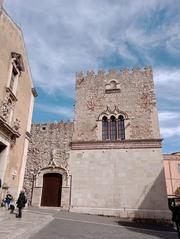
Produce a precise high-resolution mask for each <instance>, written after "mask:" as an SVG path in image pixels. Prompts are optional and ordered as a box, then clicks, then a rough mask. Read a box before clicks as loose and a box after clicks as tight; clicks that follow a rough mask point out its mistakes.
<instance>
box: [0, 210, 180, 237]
mask: <svg viewBox="0 0 180 239" xmlns="http://www.w3.org/2000/svg"><path fill="white" fill-rule="evenodd" d="M0 238H3V239H14V238H19V239H21V238H23V239H28V238H29V239H46V238H47V239H51V238H52V239H56V238H60V239H131V238H133V239H158V238H159V239H177V238H178V236H177V233H176V232H175V231H173V230H172V229H169V228H166V227H163V226H157V225H145V224H135V223H131V222H124V221H119V219H118V218H115V217H102V216H93V215H86V214H77V213H69V212H63V211H59V209H51V208H48V209H35V208H30V209H28V210H24V212H23V218H22V219H17V218H15V215H14V214H9V211H7V210H6V209H4V208H1V209H0Z"/></svg>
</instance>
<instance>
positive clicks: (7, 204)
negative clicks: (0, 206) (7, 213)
mask: <svg viewBox="0 0 180 239" xmlns="http://www.w3.org/2000/svg"><path fill="white" fill-rule="evenodd" d="M12 200H13V196H12V195H11V194H10V192H9V191H7V194H6V197H5V199H4V203H5V206H7V208H8V209H9V205H10V203H11V201H12Z"/></svg>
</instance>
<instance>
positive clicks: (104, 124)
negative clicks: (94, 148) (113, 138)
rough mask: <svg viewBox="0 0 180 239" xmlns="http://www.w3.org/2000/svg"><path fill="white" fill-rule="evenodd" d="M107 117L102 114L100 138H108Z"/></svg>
mask: <svg viewBox="0 0 180 239" xmlns="http://www.w3.org/2000/svg"><path fill="white" fill-rule="evenodd" d="M108 124H109V122H108V118H107V117H106V116H104V117H103V118H102V139H103V140H105V139H109V129H108V128H109V127H108Z"/></svg>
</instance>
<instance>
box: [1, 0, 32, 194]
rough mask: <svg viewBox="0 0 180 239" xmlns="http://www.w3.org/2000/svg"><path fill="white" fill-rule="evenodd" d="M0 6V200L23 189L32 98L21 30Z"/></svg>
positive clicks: (30, 81)
mask: <svg viewBox="0 0 180 239" xmlns="http://www.w3.org/2000/svg"><path fill="white" fill-rule="evenodd" d="M2 2H3V1H1V2H0V46H1V47H0V180H1V188H0V197H1V199H2V198H3V197H4V195H5V193H6V192H7V190H9V191H10V193H11V194H12V195H13V196H14V197H15V198H16V197H17V195H18V193H19V191H20V190H21V189H22V187H23V178H24V170H25V163H26V156H27V150H28V142H29V136H30V128H31V118H32V111H33V103H34V96H35V94H36V92H35V90H34V88H33V83H32V79H31V73H30V69H29V64H28V59H27V53H26V49H25V45H24V39H23V34H22V31H21V29H20V28H19V27H18V26H17V25H16V23H15V22H14V21H13V20H12V19H11V18H10V16H9V15H8V14H7V12H6V11H5V10H4V9H3V7H2Z"/></svg>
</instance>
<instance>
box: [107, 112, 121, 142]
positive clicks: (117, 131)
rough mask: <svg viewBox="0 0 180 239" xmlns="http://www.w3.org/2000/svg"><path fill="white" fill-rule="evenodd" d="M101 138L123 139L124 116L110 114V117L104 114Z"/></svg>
mask: <svg viewBox="0 0 180 239" xmlns="http://www.w3.org/2000/svg"><path fill="white" fill-rule="evenodd" d="M102 139H103V140H107V139H110V140H125V126H124V117H123V116H122V115H120V116H119V117H118V118H117V117H115V116H114V115H112V116H111V117H110V119H108V118H107V117H106V116H103V118H102Z"/></svg>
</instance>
